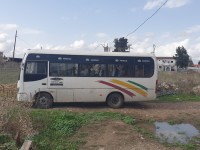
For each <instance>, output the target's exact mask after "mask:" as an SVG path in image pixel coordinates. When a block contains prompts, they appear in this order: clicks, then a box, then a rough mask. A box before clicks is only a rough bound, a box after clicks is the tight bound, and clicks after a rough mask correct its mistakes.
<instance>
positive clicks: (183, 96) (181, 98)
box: [154, 94, 200, 102]
mask: <svg viewBox="0 0 200 150" xmlns="http://www.w3.org/2000/svg"><path fill="white" fill-rule="evenodd" d="M183 101H194V102H195V101H200V96H197V95H193V94H189V95H186V94H177V95H169V96H162V97H159V98H158V100H156V101H154V102H183Z"/></svg>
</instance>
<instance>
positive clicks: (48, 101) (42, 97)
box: [35, 93, 53, 109]
mask: <svg viewBox="0 0 200 150" xmlns="http://www.w3.org/2000/svg"><path fill="white" fill-rule="evenodd" d="M52 104H53V98H52V97H51V95H50V94H48V93H39V94H38V95H37V96H36V99H35V106H36V108H40V109H48V108H51V107H52Z"/></svg>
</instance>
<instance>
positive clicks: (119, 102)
mask: <svg viewBox="0 0 200 150" xmlns="http://www.w3.org/2000/svg"><path fill="white" fill-rule="evenodd" d="M106 103H107V104H108V106H110V107H111V108H115V109H116V108H120V107H122V106H123V104H124V95H123V94H122V93H120V92H111V93H110V94H109V95H108V96H107V98H106Z"/></svg>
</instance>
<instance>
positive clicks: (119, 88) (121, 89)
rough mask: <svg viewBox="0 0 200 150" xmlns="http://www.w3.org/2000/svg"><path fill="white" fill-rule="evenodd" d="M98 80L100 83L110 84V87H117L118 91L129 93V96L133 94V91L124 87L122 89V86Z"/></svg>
mask: <svg viewBox="0 0 200 150" xmlns="http://www.w3.org/2000/svg"><path fill="white" fill-rule="evenodd" d="M98 82H99V83H102V84H105V85H108V86H111V87H113V88H115V89H118V90H120V91H122V92H124V93H126V94H127V95H129V96H131V97H133V96H135V94H134V93H132V92H130V91H128V90H126V89H123V88H121V87H119V86H117V85H114V84H112V83H109V82H106V81H98Z"/></svg>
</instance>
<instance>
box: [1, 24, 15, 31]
mask: <svg viewBox="0 0 200 150" xmlns="http://www.w3.org/2000/svg"><path fill="white" fill-rule="evenodd" d="M17 28H18V26H17V25H16V24H0V29H1V30H16V29H17Z"/></svg>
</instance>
